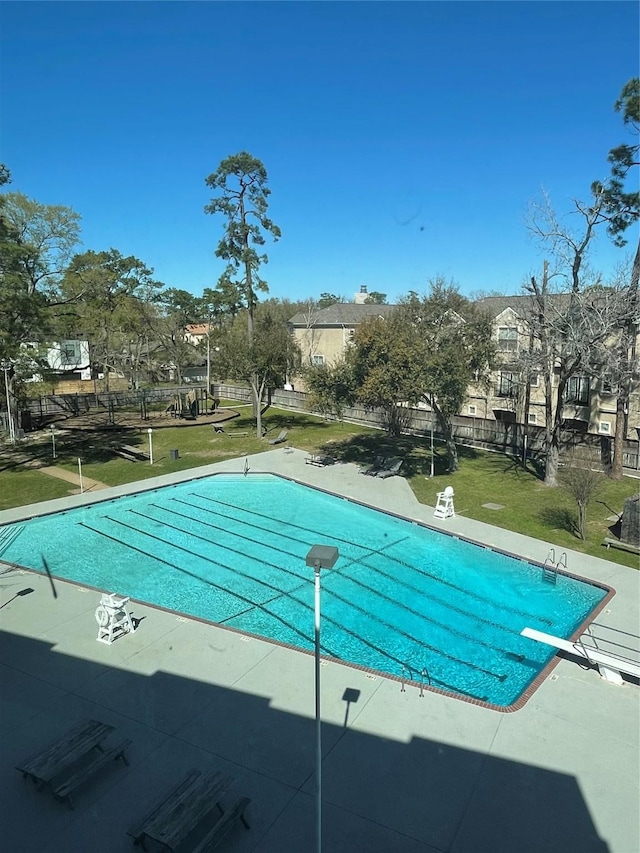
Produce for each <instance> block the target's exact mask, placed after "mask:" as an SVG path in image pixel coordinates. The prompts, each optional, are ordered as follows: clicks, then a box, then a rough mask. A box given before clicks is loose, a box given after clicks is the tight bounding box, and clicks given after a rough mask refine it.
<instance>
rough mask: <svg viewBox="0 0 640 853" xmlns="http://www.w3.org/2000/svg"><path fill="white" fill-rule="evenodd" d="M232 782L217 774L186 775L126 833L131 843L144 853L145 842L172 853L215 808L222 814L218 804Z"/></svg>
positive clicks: (195, 771)
mask: <svg viewBox="0 0 640 853" xmlns="http://www.w3.org/2000/svg"><path fill="white" fill-rule="evenodd" d="M232 781H233V780H232V779H231V778H230V777H223V775H222V774H221V773H216V772H214V773H202V772H201V771H200V770H192V771H190V772H189V773H188V774H187V776H186V777H185V778H184V779H183V780H182V781H181V782H180V784H179V785H178V786H177V787H175V788H173V789H172V790H171V791H170V792H169V794H168V795H167V796H166V797H165V798H164V799H163V800H162V801H161V802H160V803H158V804H157V805H156V806H155V807H154V808H153V809H152V810H151V812H149V814H148V815H147V816H146V817H145V818H144V820H143V821H142V822H141V823H140V824H139V825H138V826H136V827H135V828H134V829H132V830H129V833H128V834H129V835H131V836H132V837H133V843H134V844H140V845H141V846H142V848H143V850H145V849H146V847H145V842H146V840H147V839H149V840H151V841H154V842H157V843H159V844H162V845H164V847H165V848H166V849H168V850H175V849H176V847H178V846H179V845H180V844H181V843H182V842H183V841H184V840H185V839H186V838H187V836H189V835H190V834H191V833H192V832H193V830H195V829H196V827H197V826H198V825H199V824H200V823H202V822H204V821H205V819H206V818H207V816H209V815H210V814H211V813H212V812H213V811H214V810H215V809H216V808H217V809H218V810H219V811H220V814H221V815H222V814H223V809H222V806H220V800H221V799H222V797H223V795H224V794H225V792H226V791H227V790H228V789H229V788H230V787H231V784H232Z"/></svg>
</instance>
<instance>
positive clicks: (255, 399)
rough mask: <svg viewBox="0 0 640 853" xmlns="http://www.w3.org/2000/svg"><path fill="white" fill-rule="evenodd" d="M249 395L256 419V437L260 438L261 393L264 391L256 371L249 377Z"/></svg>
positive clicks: (262, 383)
mask: <svg viewBox="0 0 640 853" xmlns="http://www.w3.org/2000/svg"><path fill="white" fill-rule="evenodd" d="M250 385H251V397H252V401H251V402H252V404H253V415H254V417H255V419H256V437H257V438H262V406H261V402H262V395H263V393H264V381H262V382H260V381H259V377H258V374H257V373H254V374H253V376H252V377H251V382H250Z"/></svg>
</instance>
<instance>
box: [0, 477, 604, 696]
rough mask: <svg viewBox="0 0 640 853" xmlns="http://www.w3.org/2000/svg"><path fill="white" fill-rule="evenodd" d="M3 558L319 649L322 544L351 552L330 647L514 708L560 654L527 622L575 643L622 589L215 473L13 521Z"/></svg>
mask: <svg viewBox="0 0 640 853" xmlns="http://www.w3.org/2000/svg"><path fill="white" fill-rule="evenodd" d="M14 527H15V528H16V529H17V528H21V530H20V533H19V534H18V535H16V536H15V537H14V538H13V539H11V535H10V533H9V531H8V530H7V529H6V528H5V529H4V530H3V541H5V542H7V541H9V544H8V546H6V547H5V549H4V551H3V552H2V554H1V556H2V559H3V560H5V561H7V562H11V563H15V564H18V565H21V566H24V567H28V568H31V569H35V570H36V571H41V572H42V571H45V570H46V569H48V570H49V572H51V574H53V575H55V576H58V577H62V578H67V579H69V580H73V581H76V582H78V583H81V584H87V585H90V586H94V587H97V588H99V589H105V590H108V591H110V592H118V593H120V594H123V595H128V596H130V597H131V598H135V599H138V600H142V601H146V602H149V603H151V604H157V605H160V606H162V607H166V608H169V609H172V610H176V611H179V612H182V613H186V614H190V615H193V616H197V617H201V618H204V619H207V620H210V621H213V622H218V623H221V624H224V625H227V626H230V627H232V628H235V629H238V630H240V631H246V632H250V633H254V634H258V635H260V636H263V637H267V638H270V639H273V640H276V641H278V642H281V643H288V644H291V645H293V646H297V647H299V648H301V649H306V650H312V649H313V624H314V620H313V571H312V570H311V569H309V568H308V567H307V566H306V564H305V557H306V554H307V552H308V551H309V549H310V547H311V546H312V545H314V544H317V543H319V544H325V545H334V546H336V547H337V548H338V549H339V552H340V557H339V559H338V562H337V563H336V566H335V568H334V569H332V570H330V571H325V572H323V575H322V651H323V653H324V654H326V655H330V656H332V657H334V658H337V659H340V660H342V661H345V662H349V663H352V664H357V665H360V666H363V667H367V668H371V669H375V670H379V671H382V672H384V673H389V674H391V675H394V676H401V675H402V674H403V668H404V669H405V672H406V671H407V670H410V671H411V673H412V675H413V678H414V679H416V678H417V675H416V674H418V673H420V672H421V671H422V670H423V669H426V671H427V673H428V678H429V680H430V682H431V684H432V685H433V686H434V687H438V688H440V689H443V690H447V691H451V692H453V693H458V694H462V695H464V696H470V697H473V698H475V699H478V700H482V701H485V702H489V703H492V704H495V705H499V706H508V705H511V704H513V703H514V702H515V701H516V700H517V699H518V697H519V696H520V695H521V694H522V693H523V691H524V690H526V688H527V687H528V686H529V685H530V684H531V682H532V681H533V680H534V679H535V678H536V676H537V675H538V674H539V673H540V671H541V670H542V669H543V668H544V666H545V665H546V664H547V663H548V661H549V660H550V658H551V657H552V656H553V654H554V652H553V650H552V649H550V648H548V647H546V646H543V645H541V644H539V643H536V642H535V641H533V640H528V639H526V638H524V637H521V636H520V631H521V630H522V629H523V628H524V627H525V626H529V627H531V628H537V629H538V630H541V631H545V632H546V633H549V634H555V635H557V636H560V637H569V636H571V634H572V633H573V632H574V631H575V630H576V629H577V628H578V627H579V626H580V624H581V623H582V622H583V621H584V619H585V618H586V617H587V616H588V614H589V613H590V612H591V611H592V610H593V609H594V608H595V607H596V606H597V604H598V603H599V602H600V601H601V600H602V599H603V598H604V597H605V595H606V594H607V590H605V589H603V588H601V587H599V586H595V585H593V584H590V583H586V582H581V581H579V580H577V579H575V578H571V577H568V576H565V575H559V576H558V581H557V584H555V585H553V584H550V583H548V582H545V581H544V580H543V579H542V571H541V568H540V567H539V566H535V565H532V564H530V563H527V562H524V561H522V560H519V559H516V558H513V557H509V556H506V555H503V554H500V553H497V552H494V551H491V550H488V549H486V548H483V547H481V546H478V545H474V544H472V543H469V542H466V541H462V540H459V539H456V538H454V537H451V536H447V535H445V534H441V533H438V532H436V531H432V530H429V529H428V528H424V527H421V526H420V525H417V524H413V523H411V522H407V521H404V520H402V519H399V518H395V517H393V516H389V515H386V514H385V513H381V512H378V511H376V510H373V509H370V508H368V507H363V506H360V505H358V504H354V503H351V502H350V501H347V500H345V499H342V498H338V497H335V496H333V495H329V494H326V493H324V492H321V491H318V490H315V489H310V488H308V487H306V486H302V485H300V484H298V483H295V482H291V481H289V480H285V479H282V478H279V477H276V476H271V475H249V476H246V477H244V476H238V475H216V476H213V477H208V478H203V479H199V480H191V481H189V482H186V483H182V484H180V485H177V486H170V487H165V488H162V489H157V490H153V491H145V492H141V493H138V494H136V495H132V496H129V497H122V498H117V499H114V500H110V501H104V502H101V503H97V504H93V505H91V506H87V507H82V508H79V509H74V510H69V511H67V512H64V513H57V514H55V515H48V516H44V517H41V518H33V519H30V520H29V521H26V522H23V523H21V524H20V525H15V526H14Z"/></svg>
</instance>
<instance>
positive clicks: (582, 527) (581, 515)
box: [578, 503, 587, 542]
mask: <svg viewBox="0 0 640 853" xmlns="http://www.w3.org/2000/svg"><path fill="white" fill-rule="evenodd" d="M578 534H579V536H580V538H581V539H582V541H583V542H584V541H586V538H587V507H586V504H583V503H578Z"/></svg>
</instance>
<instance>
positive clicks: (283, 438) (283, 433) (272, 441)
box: [269, 429, 289, 444]
mask: <svg viewBox="0 0 640 853" xmlns="http://www.w3.org/2000/svg"><path fill="white" fill-rule="evenodd" d="M288 432H289V430H288V429H282V430H280V435H278V436H276V437H275V438H270V439H269V444H282V442H283V441H286V440H287V433H288Z"/></svg>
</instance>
